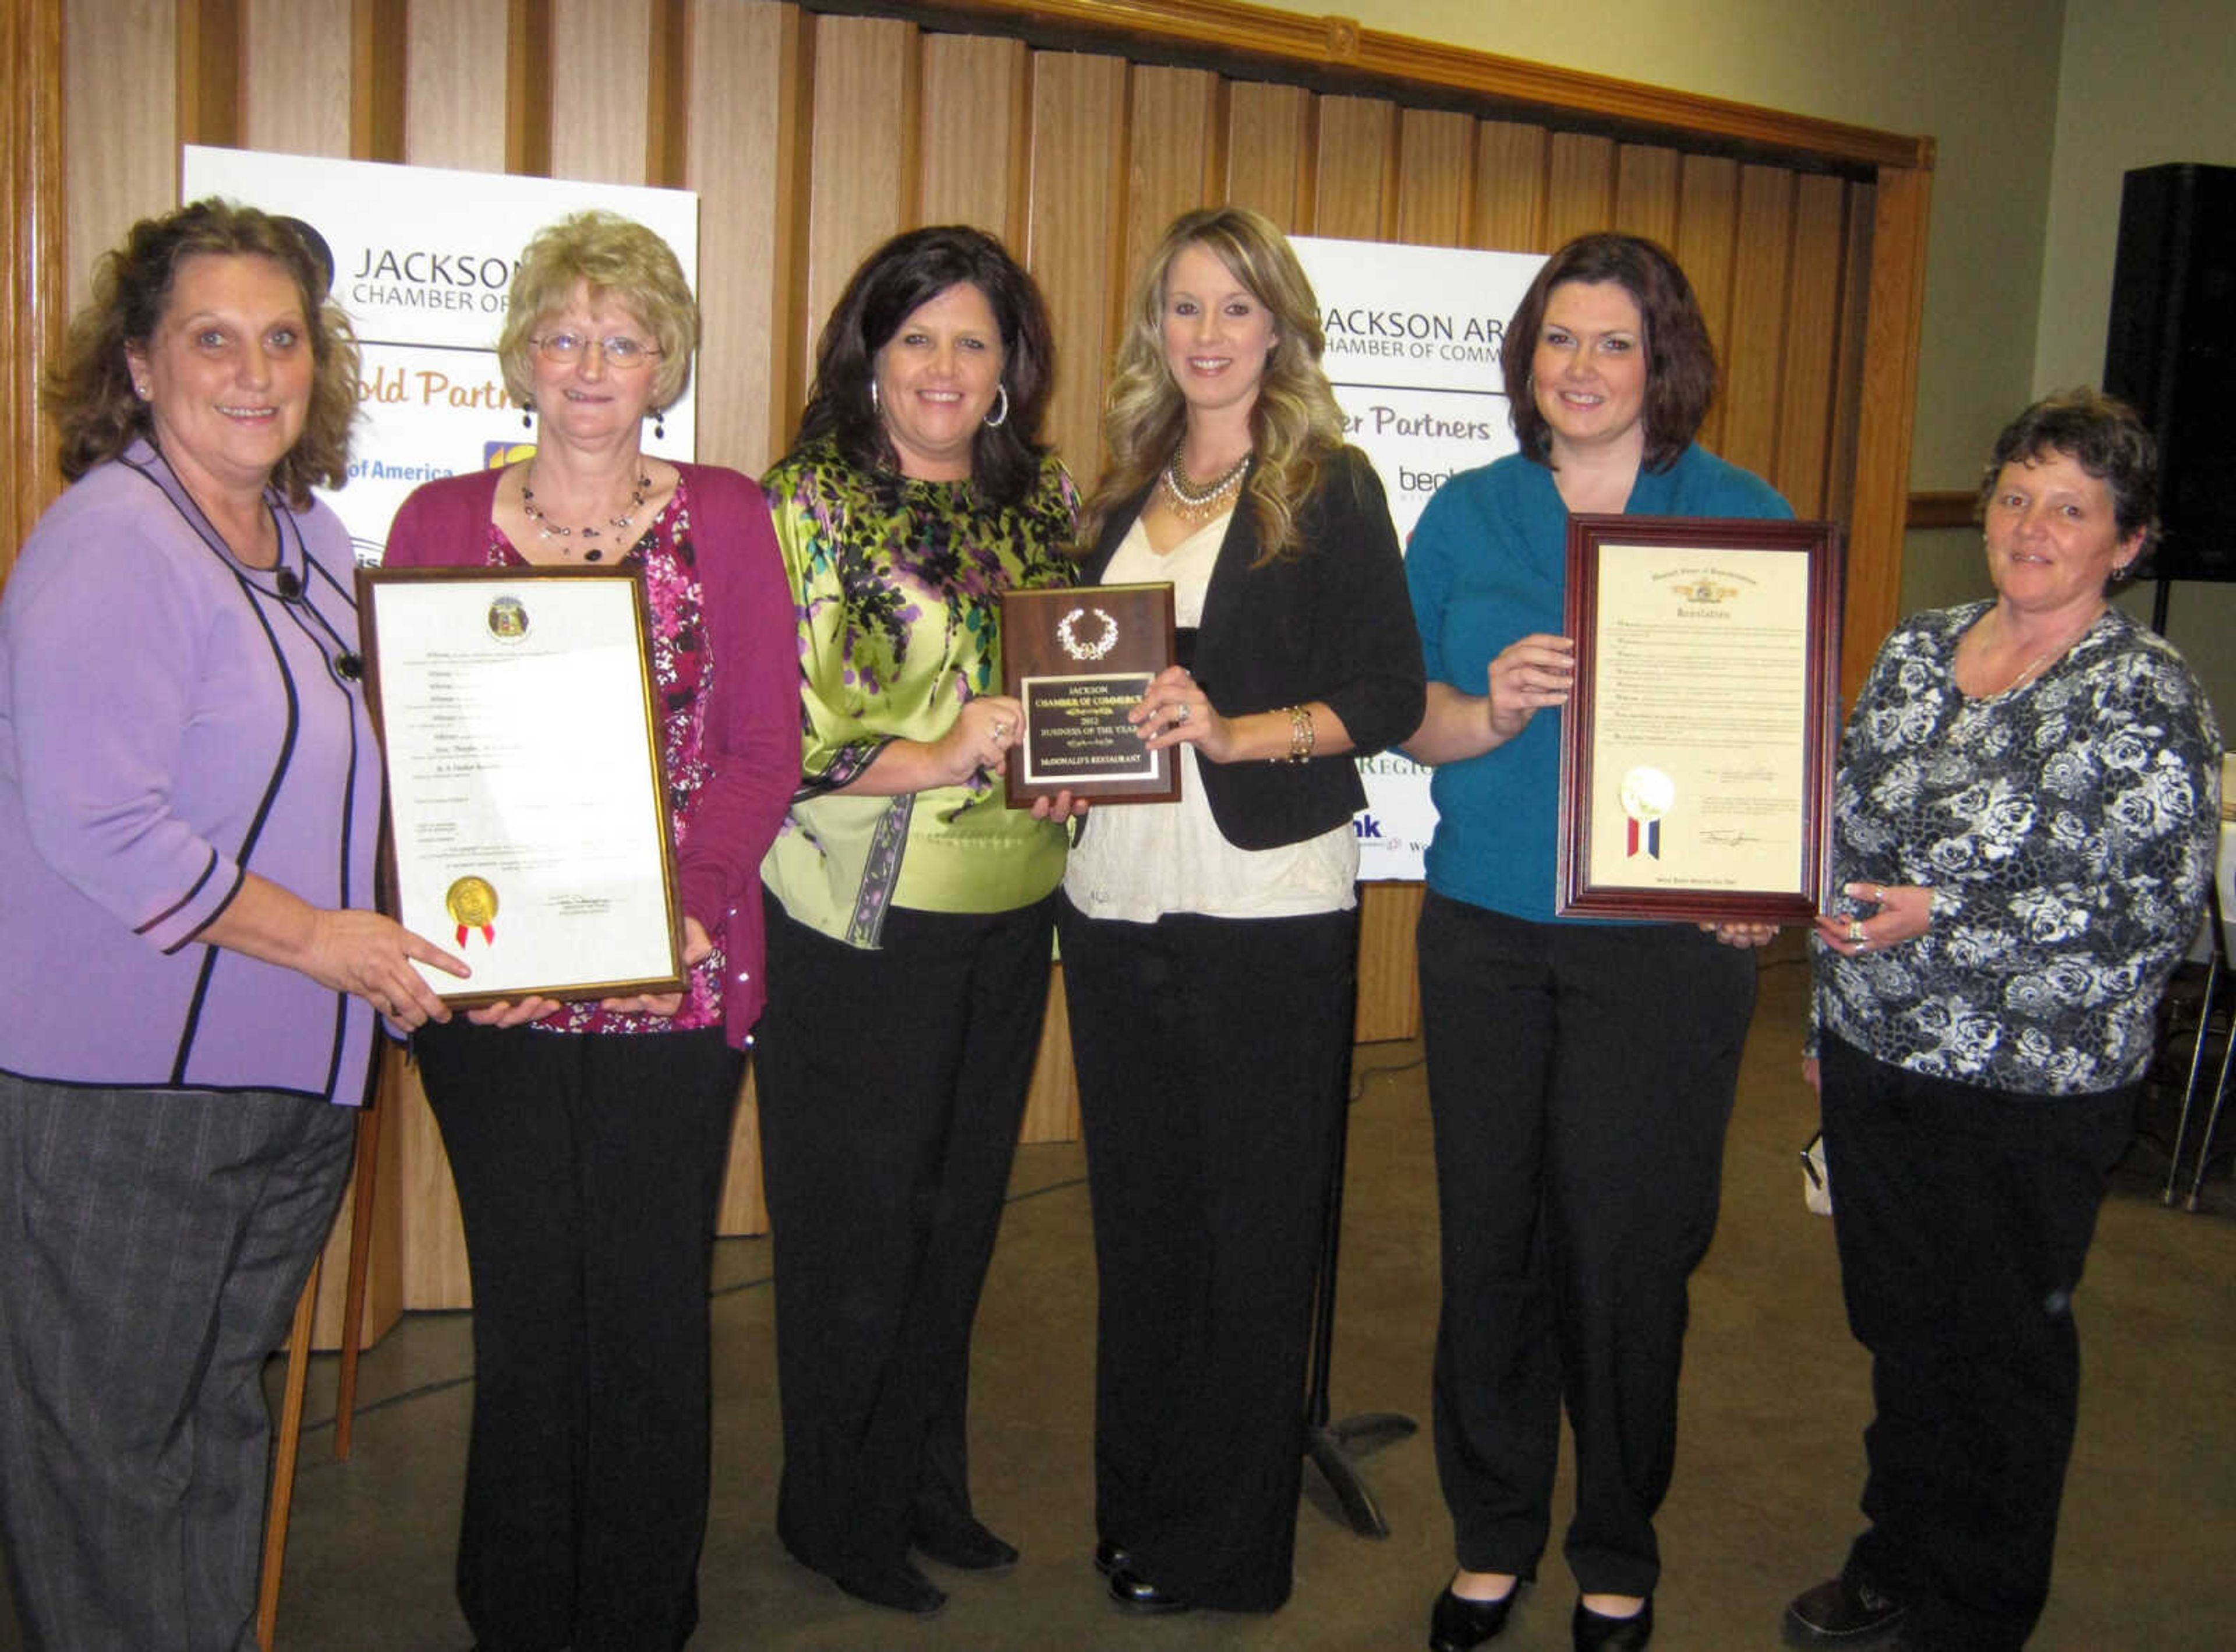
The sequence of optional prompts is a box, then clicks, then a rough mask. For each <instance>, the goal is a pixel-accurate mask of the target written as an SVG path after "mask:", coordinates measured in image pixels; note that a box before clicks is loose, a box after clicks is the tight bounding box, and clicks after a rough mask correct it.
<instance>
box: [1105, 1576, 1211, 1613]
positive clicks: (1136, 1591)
mask: <svg viewBox="0 0 2236 1652" xmlns="http://www.w3.org/2000/svg"><path fill="white" fill-rule="evenodd" d="M1110 1598H1111V1599H1112V1600H1114V1601H1115V1602H1117V1603H1118V1604H1119V1605H1121V1606H1122V1607H1124V1608H1125V1609H1127V1610H1128V1611H1129V1612H1141V1613H1143V1614H1145V1615H1146V1614H1149V1613H1154V1612H1185V1611H1187V1609H1189V1608H1190V1607H1191V1606H1192V1605H1194V1603H1193V1602H1192V1601H1188V1600H1187V1599H1185V1598H1183V1597H1182V1596H1178V1595H1175V1594H1174V1593H1173V1592H1172V1590H1170V1589H1159V1588H1158V1587H1157V1586H1156V1585H1155V1584H1154V1583H1151V1582H1150V1581H1149V1580H1148V1578H1146V1577H1144V1576H1141V1573H1139V1572H1137V1571H1126V1570H1119V1571H1115V1572H1112V1573H1111V1574H1110Z"/></svg>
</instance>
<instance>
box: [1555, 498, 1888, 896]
mask: <svg viewBox="0 0 2236 1652" xmlns="http://www.w3.org/2000/svg"><path fill="white" fill-rule="evenodd" d="M1843 573H1844V562H1843V556H1842V543H1841V539H1840V530H1839V529H1838V526H1836V525H1835V524H1833V523H1827V522H1768V521H1759V520H1755V519H1753V518H1748V519H1726V518H1713V517H1620V516H1576V517H1570V518H1569V519H1568V614H1567V631H1568V635H1569V636H1571V637H1573V638H1575V644H1576V676H1575V688H1574V690H1573V691H1572V692H1571V694H1570V695H1569V699H1568V707H1567V709H1566V713H1565V714H1564V715H1563V717H1562V721H1561V815H1560V889H1559V892H1558V906H1557V910H1558V911H1559V912H1562V914H1563V915H1566V916H1574V917H1580V918H1646V919H1671V918H1693V919H1699V920H1703V921H1709V922H1719V921H1724V922H1741V923H1746V922H1752V923H1772V924H1792V923H1802V922H1805V921H1807V919H1808V918H1809V917H1810V916H1811V914H1812V913H1813V912H1816V911H1817V908H1818V902H1819V900H1820V899H1821V898H1822V897H1823V895H1824V893H1825V891H1824V888H1823V883H1824V879H1825V872H1826V853H1825V846H1826V839H1827V836H1828V833H1829V828H1830V826H1831V816H1830V810H1831V805H1832V767H1833V764H1834V761H1835V760H1836V759H1837V757H1838V735H1837V732H1836V731H1837V727H1838V715H1839V679H1840V657H1839V655H1840V644H1839V638H1840V598H1841V582H1842V577H1843Z"/></svg>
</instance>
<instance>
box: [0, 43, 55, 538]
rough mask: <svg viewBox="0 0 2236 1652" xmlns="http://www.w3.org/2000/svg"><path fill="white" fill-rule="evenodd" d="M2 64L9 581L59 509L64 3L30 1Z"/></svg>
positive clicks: (1, 522) (2, 507) (2, 362)
mask: <svg viewBox="0 0 2236 1652" xmlns="http://www.w3.org/2000/svg"><path fill="white" fill-rule="evenodd" d="M0 61H5V62H6V63H8V65H9V68H10V82H11V83H12V84H13V86H14V87H15V89H16V91H15V95H14V96H12V97H10V98H8V99H6V100H4V107H0V175H4V176H5V178H6V180H7V182H6V186H5V187H6V189H7V205H6V210H5V211H4V213H0V337H5V338H6V339H7V340H8V348H7V350H6V351H5V352H0V454H5V455H6V456H7V466H6V471H5V474H6V477H7V480H6V483H5V485H4V486H0V580H4V579H5V577H6V576H7V574H8V572H9V571H10V569H13V568H14V566H15V563H16V550H17V548H18V547H20V546H21V545H22V544H23V541H24V539H25V538H26V537H28V536H30V531H31V525H32V524H33V523H36V521H38V519H39V513H40V512H41V511H42V510H45V509H46V508H47V506H48V504H49V503H50V502H51V501H52V500H53V498H54V496H55V492H56V489H57V487H58V486H59V485H60V482H61V478H60V477H57V476H56V474H55V467H54V463H53V457H52V454H53V446H54V444H53V440H52V438H51V436H50V435H49V431H48V430H47V426H46V425H45V422H44V421H43V419H42V418H40V416H39V374H40V372H41V370H42V369H43V367H44V366H45V365H46V364H47V363H48V362H49V360H51V359H53V357H54V355H55V354H56V352H57V351H58V350H59V349H60V348H61V346H62V333H63V331H64V329H65V328H67V327H68V326H69V313H68V309H67V304H68V299H67V294H68V292H69V286H68V281H67V279H66V275H65V268H64V260H65V258H66V255H67V247H66V245H65V243H66V241H67V239H68V237H67V234H66V232H67V229H68V227H69V209H68V206H67V204H66V203H65V201H63V199H62V0H30V3H27V4H15V5H10V6H8V7H6V8H4V16H0Z"/></svg>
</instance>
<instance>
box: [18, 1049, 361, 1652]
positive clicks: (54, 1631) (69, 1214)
mask: <svg viewBox="0 0 2236 1652" xmlns="http://www.w3.org/2000/svg"><path fill="white" fill-rule="evenodd" d="M355 1119H356V1112H355V1109H349V1108H340V1107H333V1106H330V1105H327V1104H326V1103H325V1102H318V1101H312V1100H308V1099H306V1098H305V1097H302V1096H285V1095H278V1094H273V1093H270V1092H234V1093H230V1094H225V1095H216V1094H211V1093H208V1092H196V1091H155V1090H133V1089H92V1088H77V1087H72V1086H67V1085H57V1084H46V1083H33V1082H30V1081H26V1080H23V1079H20V1078H16V1077H14V1076H10V1075H6V1074H0V1533H4V1537H5V1546H6V1550H7V1560H8V1570H9V1577H10V1583H12V1585H13V1587H14V1589H15V1592H16V1609H17V1611H18V1613H19V1614H20V1615H21V1616H22V1618H23V1633H24V1644H25V1646H26V1648H27V1649H29V1652H253V1649H254V1646H255V1636H254V1623H253V1618H254V1615H255V1609H256V1584H257V1568H258V1561H259V1550H260V1546H261V1544H260V1540H261V1537H262V1531H263V1517H264V1492H265V1474H266V1464H267V1460H268V1458H269V1453H270V1438H271V1419H270V1417H269V1415H268V1413H267V1411H266V1405H265V1403H264V1393H263V1389H262V1386H261V1385H260V1371H261V1369H262V1366H263V1363H264V1359H265V1357H266V1354H267V1353H270V1352H271V1350H272V1349H273V1347H274V1346H277V1344H278V1343H279V1341H280V1339H282V1338H283V1337H284V1336H285V1334H286V1327H287V1322H288V1319H289V1316H290V1314H291V1313H292V1311H293V1306H294V1304H295V1300H296V1298H297V1297H298V1295H299V1294H300V1293H301V1291H302V1288H303V1280H304V1279H305V1277H306V1275H307V1274H309V1272H310V1267H311V1262H312V1258H313V1257H314V1256H315V1255H316V1254H317V1252H318V1248H319V1245H320V1244H321V1243H323V1242H324V1241H325V1238H326V1231H327V1229H328V1228H329V1227H331V1226H332V1222H333V1217H334V1211H335V1208H336V1206H337V1205H338V1204H339V1201H340V1198H341V1192H342V1188H343V1185H344V1183H345V1181H346V1180H347V1178H348V1175H349V1166H350V1156H351V1148H352V1142H353V1141H354V1131H355Z"/></svg>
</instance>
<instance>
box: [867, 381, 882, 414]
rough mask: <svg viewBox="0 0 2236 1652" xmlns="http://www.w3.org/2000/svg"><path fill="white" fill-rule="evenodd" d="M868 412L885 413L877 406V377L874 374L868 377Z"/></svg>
mask: <svg viewBox="0 0 2236 1652" xmlns="http://www.w3.org/2000/svg"><path fill="white" fill-rule="evenodd" d="M870 411H871V412H873V413H882V412H884V411H885V409H884V408H882V407H880V406H879V405H878V376H877V375H876V374H875V373H871V375H870Z"/></svg>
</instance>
